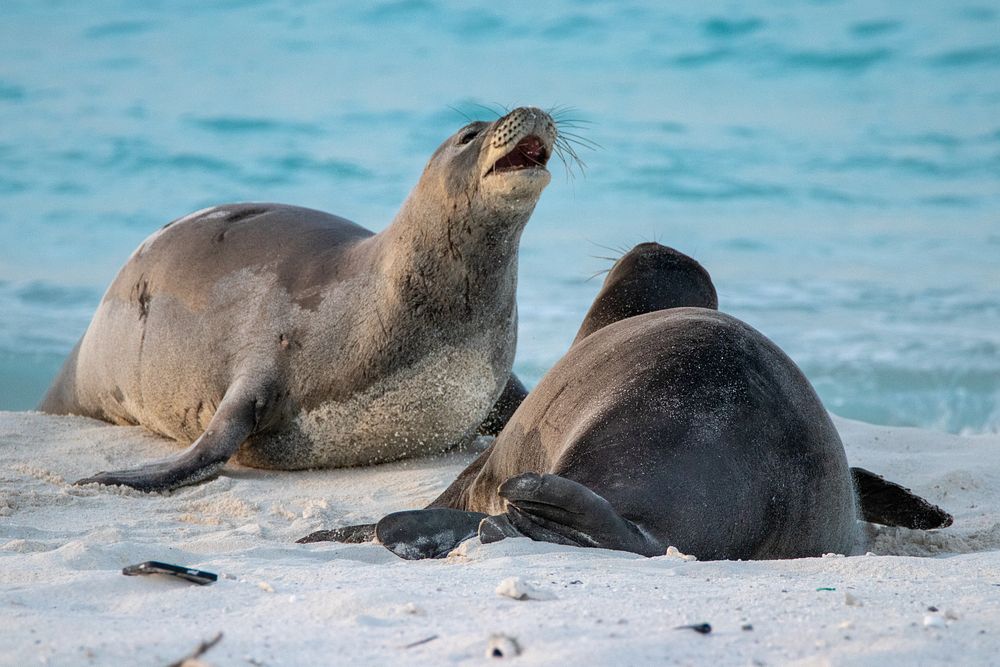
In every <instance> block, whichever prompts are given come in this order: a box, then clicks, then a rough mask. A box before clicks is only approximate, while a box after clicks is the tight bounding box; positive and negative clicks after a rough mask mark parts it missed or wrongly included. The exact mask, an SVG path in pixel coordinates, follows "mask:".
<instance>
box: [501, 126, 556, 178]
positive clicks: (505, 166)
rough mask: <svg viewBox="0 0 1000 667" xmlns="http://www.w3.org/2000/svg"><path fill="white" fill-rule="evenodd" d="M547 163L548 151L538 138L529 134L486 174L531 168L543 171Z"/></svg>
mask: <svg viewBox="0 0 1000 667" xmlns="http://www.w3.org/2000/svg"><path fill="white" fill-rule="evenodd" d="M548 161H549V151H548V148H547V147H546V146H545V142H543V141H542V140H541V139H540V138H539V137H538V136H536V135H534V134H530V135H528V136H526V137H524V138H523V139H521V140H520V141H519V142H517V145H516V146H514V148H513V149H512V150H511V151H510V152H509V153H507V154H506V155H504V156H503V157H502V158H500V159H499V160H497V161H496V162H495V163H494V164H493V166H492V167H491V168H490V170H489V172H487V173H490V174H492V173H499V172H504V171H517V170H519V169H531V168H533V167H539V168H543V169H544V168H545V165H546V163H547V162H548Z"/></svg>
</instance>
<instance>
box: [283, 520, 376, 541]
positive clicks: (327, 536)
mask: <svg viewBox="0 0 1000 667" xmlns="http://www.w3.org/2000/svg"><path fill="white" fill-rule="evenodd" d="M374 539H375V524H374V523H361V524H358V525H356V526H342V527H340V528H334V529H332V530H317V531H316V532H314V533H309V534H308V535H306V536H305V537H301V538H299V539H297V540H295V542H296V543H298V544H309V543H310V542H342V543H343V544H361V543H362V542H371V541H372V540H374Z"/></svg>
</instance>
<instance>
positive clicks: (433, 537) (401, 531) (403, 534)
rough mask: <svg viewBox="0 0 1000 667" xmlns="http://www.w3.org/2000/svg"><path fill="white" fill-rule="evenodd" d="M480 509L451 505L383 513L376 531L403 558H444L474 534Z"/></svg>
mask: <svg viewBox="0 0 1000 667" xmlns="http://www.w3.org/2000/svg"><path fill="white" fill-rule="evenodd" d="M485 518H486V515H485V514H482V513H481V512H465V511H463V510H453V509H429V510H410V511H407V512H394V513H393V514H389V515H387V516H384V517H382V519H381V520H379V522H378V523H377V524H376V525H375V535H376V537H378V541H379V542H381V543H382V545H383V546H385V548H386V549H388V550H389V551H391V552H392V553H394V554H396V555H397V556H399V557H400V558H405V559H406V560H420V559H423V558H444V557H445V556H447V555H448V553H449V552H450V551H451V550H452V549H454V548H455V547H457V546H458V545H459V544H461V543H462V542H464V541H465V540H467V539H469V538H470V537H475V536H476V531H477V530H478V529H479V522H480V521H482V520H483V519H485Z"/></svg>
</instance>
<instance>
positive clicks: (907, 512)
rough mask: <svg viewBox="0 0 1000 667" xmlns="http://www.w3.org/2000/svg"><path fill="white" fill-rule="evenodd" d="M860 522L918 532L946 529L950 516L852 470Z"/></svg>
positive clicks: (896, 487)
mask: <svg viewBox="0 0 1000 667" xmlns="http://www.w3.org/2000/svg"><path fill="white" fill-rule="evenodd" d="M851 475H852V476H853V477H854V486H855V488H856V489H857V493H858V505H859V509H860V512H861V518H863V519H864V520H865V521H868V522H871V523H879V524H882V525H884V526H902V527H903V528H912V529H917V530H929V529H931V528H946V527H948V526H950V525H951V523H952V520H953V519H952V516H951V515H950V514H948V513H947V512H945V511H944V510H943V509H941V508H940V507H938V506H937V505H934V504H933V503H930V502H928V501H926V500H924V499H923V498H921V497H920V496H918V495H916V494H915V493H913V492H912V491H910V490H909V489H907V488H905V487H903V486H900V485H899V484H896V483H895V482H890V481H889V480H887V479H885V478H884V477H882V476H881V475H876V474H875V473H873V472H871V471H870V470H865V469H864V468H851Z"/></svg>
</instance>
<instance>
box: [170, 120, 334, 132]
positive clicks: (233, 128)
mask: <svg viewBox="0 0 1000 667" xmlns="http://www.w3.org/2000/svg"><path fill="white" fill-rule="evenodd" d="M188 123H190V124H191V125H193V126H195V127H198V128H201V129H203V130H209V131H211V132H217V133H219V134H252V133H257V132H277V133H291V134H307V135H315V134H320V133H321V132H322V130H321V129H320V128H319V127H317V126H316V125H313V124H311V123H295V122H291V121H285V120H277V119H273V118H255V117H251V116H211V117H204V118H189V119H188Z"/></svg>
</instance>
